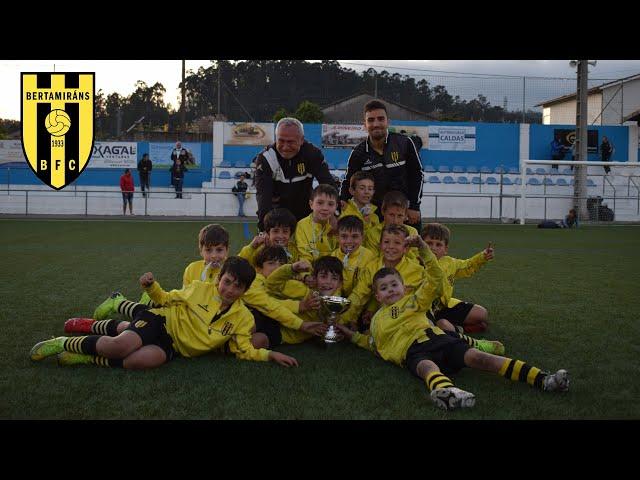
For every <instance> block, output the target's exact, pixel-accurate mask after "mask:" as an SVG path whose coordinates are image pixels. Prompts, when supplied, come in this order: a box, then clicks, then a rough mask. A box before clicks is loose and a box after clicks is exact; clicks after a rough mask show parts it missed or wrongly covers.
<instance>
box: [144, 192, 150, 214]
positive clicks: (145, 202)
mask: <svg viewBox="0 0 640 480" xmlns="http://www.w3.org/2000/svg"><path fill="white" fill-rule="evenodd" d="M149 195H151V192H150V191H149V189H148V188H147V194H146V195H145V196H144V216H145V217H146V216H147V201H148V200H149Z"/></svg>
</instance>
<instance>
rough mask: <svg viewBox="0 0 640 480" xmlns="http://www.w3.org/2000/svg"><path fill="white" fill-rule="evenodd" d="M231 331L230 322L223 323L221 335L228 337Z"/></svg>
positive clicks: (231, 325)
mask: <svg viewBox="0 0 640 480" xmlns="http://www.w3.org/2000/svg"><path fill="white" fill-rule="evenodd" d="M232 329H233V324H232V323H231V322H224V325H223V326H222V335H225V336H226V335H229V334H230V333H231V330H232Z"/></svg>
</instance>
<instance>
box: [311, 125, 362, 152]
mask: <svg viewBox="0 0 640 480" xmlns="http://www.w3.org/2000/svg"><path fill="white" fill-rule="evenodd" d="M367 135H368V133H367V129H366V128H365V127H364V125H328V124H326V123H323V124H322V148H353V147H355V146H356V145H358V144H359V143H360V142H362V141H364V140H366V139H367Z"/></svg>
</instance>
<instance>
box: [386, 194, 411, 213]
mask: <svg viewBox="0 0 640 480" xmlns="http://www.w3.org/2000/svg"><path fill="white" fill-rule="evenodd" d="M389 207H400V208H404V209H405V210H406V209H407V208H409V199H408V198H407V196H406V195H405V194H404V193H402V192H400V191H398V190H391V191H390V192H387V193H385V195H384V197H383V198H382V207H380V209H381V210H382V211H384V210H386V209H387V208H389Z"/></svg>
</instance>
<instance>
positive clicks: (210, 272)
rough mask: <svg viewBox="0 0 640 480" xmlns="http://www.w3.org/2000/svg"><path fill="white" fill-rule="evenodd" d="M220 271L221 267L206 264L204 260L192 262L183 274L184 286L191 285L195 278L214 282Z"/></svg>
mask: <svg viewBox="0 0 640 480" xmlns="http://www.w3.org/2000/svg"><path fill="white" fill-rule="evenodd" d="M218 273H220V267H215V268H211V267H210V266H207V265H205V263H204V260H196V261H195V262H191V263H190V264H189V265H187V268H185V269H184V273H183V274H182V288H184V287H187V286H189V285H190V284H191V282H193V281H194V280H199V281H201V282H209V283H213V282H215V280H216V277H217V276H218Z"/></svg>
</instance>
